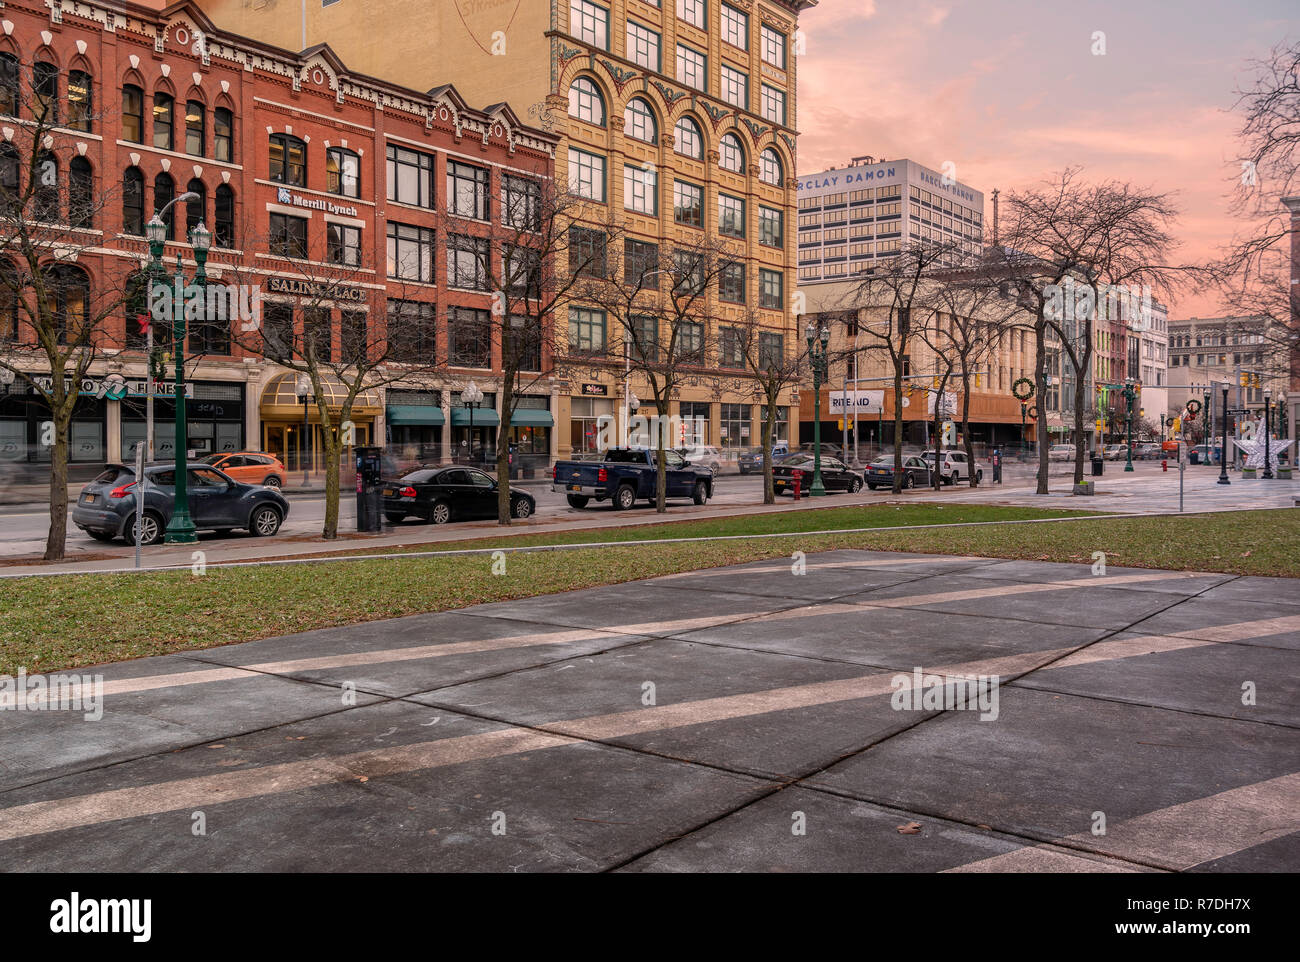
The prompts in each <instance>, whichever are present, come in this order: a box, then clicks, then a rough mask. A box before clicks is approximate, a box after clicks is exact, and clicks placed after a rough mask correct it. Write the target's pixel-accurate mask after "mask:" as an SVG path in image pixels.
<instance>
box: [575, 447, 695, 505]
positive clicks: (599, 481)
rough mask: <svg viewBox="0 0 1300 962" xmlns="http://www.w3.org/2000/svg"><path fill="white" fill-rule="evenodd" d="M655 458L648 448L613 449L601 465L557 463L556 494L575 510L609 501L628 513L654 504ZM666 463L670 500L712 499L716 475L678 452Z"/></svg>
mask: <svg viewBox="0 0 1300 962" xmlns="http://www.w3.org/2000/svg"><path fill="white" fill-rule="evenodd" d="M656 454H657V452H655V451H653V450H651V449H649V448H610V449H609V450H608V451H606V452H605V455H604V458H603V460H600V461H557V462H556V463H555V471H554V473H553V474H552V475H551V479H552V482H553V490H555V491H563V492H564V493H565V495H566V496H567V497H568V499H569V504H570V505H572V506H573V507H575V508H585V507H586V506H587V505H588V504H590V503H591V502H592V501H604V500H606V499H609V500H611V501H613V502H614V507H615V508H616V509H619V510H626V509H628V508H630V507H632V506H633V505H634V504H636V503H637V502H638V501H654V499H655V477H656V470H655V466H656V461H655V457H656ZM664 462H665V468H666V470H665V481H666V483H667V492H666V493H667V497H669V498H690V499H691V500H693V501H694V502H695V503H696V504H704V503H705V502H707V501H708V500H709V498H711V497H713V472H712V471H710V470H709V469H708V468H707V467H703V466H699V467H697V466H695V465H692V464H691V462H689V461H687V460H686V459H685V458H683V457H682V456H681V455H680V454H678V453H677V452H676V451H667V452H665V454H664Z"/></svg>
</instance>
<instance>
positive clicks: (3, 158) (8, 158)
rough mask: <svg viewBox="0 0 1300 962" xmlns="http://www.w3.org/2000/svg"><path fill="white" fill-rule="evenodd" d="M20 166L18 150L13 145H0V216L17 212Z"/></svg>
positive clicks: (19, 191)
mask: <svg viewBox="0 0 1300 962" xmlns="http://www.w3.org/2000/svg"><path fill="white" fill-rule="evenodd" d="M21 164H22V161H21V160H20V159H19V157H18V148H17V147H15V146H14V145H13V144H8V143H0V214H13V213H14V212H16V211H17V210H18V204H19V202H20V197H19V194H20V193H21V190H20V188H21V181H20V178H19V169H20V167H21Z"/></svg>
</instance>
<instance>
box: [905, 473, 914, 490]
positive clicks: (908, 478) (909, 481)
mask: <svg viewBox="0 0 1300 962" xmlns="http://www.w3.org/2000/svg"><path fill="white" fill-rule="evenodd" d="M903 487H905V488H915V487H916V478H915V477H914V476H912V475H910V474H905V475H903Z"/></svg>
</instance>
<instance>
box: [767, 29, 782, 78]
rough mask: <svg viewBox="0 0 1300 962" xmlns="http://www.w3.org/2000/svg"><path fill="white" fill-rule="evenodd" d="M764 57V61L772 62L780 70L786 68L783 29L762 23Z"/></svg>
mask: <svg viewBox="0 0 1300 962" xmlns="http://www.w3.org/2000/svg"><path fill="white" fill-rule="evenodd" d="M762 42H763V43H762V46H763V50H762V57H763V62H764V63H768V64H771V65H772V66H773V67H776V68H777V69H778V70H784V69H785V34H783V33H782V32H781V31H779V30H777V29H775V28H773V27H769V26H768V25H767V24H763V25H762Z"/></svg>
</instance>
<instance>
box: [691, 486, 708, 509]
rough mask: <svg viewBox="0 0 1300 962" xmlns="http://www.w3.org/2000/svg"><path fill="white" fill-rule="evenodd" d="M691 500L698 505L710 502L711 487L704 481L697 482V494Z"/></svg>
mask: <svg viewBox="0 0 1300 962" xmlns="http://www.w3.org/2000/svg"><path fill="white" fill-rule="evenodd" d="M691 500H692V501H694V502H695V503H696V504H704V503H705V502H707V501H708V500H709V486H708V485H707V484H705V483H704V482H703V481H696V482H695V492H694V494H693V495H692V496H691Z"/></svg>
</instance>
